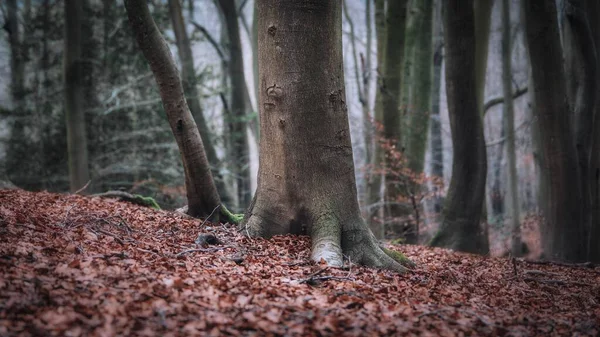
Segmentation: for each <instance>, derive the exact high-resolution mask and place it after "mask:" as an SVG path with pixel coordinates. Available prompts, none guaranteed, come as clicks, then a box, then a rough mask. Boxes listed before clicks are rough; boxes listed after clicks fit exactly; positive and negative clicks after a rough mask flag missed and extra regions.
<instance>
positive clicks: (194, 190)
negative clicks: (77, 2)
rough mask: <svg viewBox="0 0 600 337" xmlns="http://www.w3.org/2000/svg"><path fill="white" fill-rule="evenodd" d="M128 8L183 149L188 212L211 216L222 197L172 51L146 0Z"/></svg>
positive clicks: (130, 1)
mask: <svg viewBox="0 0 600 337" xmlns="http://www.w3.org/2000/svg"><path fill="white" fill-rule="evenodd" d="M125 8H126V9H127V16H128V18H129V22H130V24H131V28H132V30H133V32H134V34H135V37H136V40H137V42H138V45H139V47H140V49H141V50H142V53H143V54H144V57H145V58H146V59H147V61H148V63H149V65H150V68H151V69H152V72H153V73H154V77H155V79H156V83H157V84H158V88H159V91H160V97H161V99H162V102H163V107H164V109H165V112H166V113H167V119H168V120H169V125H170V126H171V130H172V132H173V135H174V136H175V140H176V141H177V145H178V147H179V151H180V152H181V159H182V162H183V168H184V171H185V187H186V194H187V199H188V214H189V215H191V216H195V217H206V216H209V215H210V214H212V212H213V211H214V210H215V209H217V208H218V207H219V206H221V200H220V198H219V194H218V193H217V189H216V187H215V184H214V181H213V178H212V174H211V171H210V167H209V164H208V159H207V158H206V153H205V152H204V145H203V143H202V138H200V133H199V132H198V127H197V126H196V123H195V122H194V118H193V117H192V114H191V112H190V109H189V107H188V105H187V102H186V100H185V95H184V90H183V85H182V83H181V79H180V77H179V71H178V70H177V66H176V65H175V61H174V60H173V56H172V55H171V51H170V50H169V47H168V45H167V43H166V42H165V40H164V38H163V36H162V35H161V34H160V31H159V30H158V28H157V26H156V24H155V22H154V19H153V18H152V15H151V14H150V11H149V10H148V6H147V5H146V1H145V0H126V1H125ZM219 213H220V214H221V215H222V216H224V217H225V218H227V217H228V216H229V215H230V214H228V212H227V210H226V209H225V208H224V207H221V209H220V210H219Z"/></svg>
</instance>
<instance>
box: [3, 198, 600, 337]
mask: <svg viewBox="0 0 600 337" xmlns="http://www.w3.org/2000/svg"><path fill="white" fill-rule="evenodd" d="M199 233H204V234H209V233H212V234H214V235H215V236H217V237H218V238H219V239H221V240H222V241H223V244H221V245H210V246H205V247H203V248H199V247H198V246H196V244H195V243H194V240H195V238H196V237H197V236H198V234H199ZM309 248H310V244H309V240H308V238H306V237H296V236H281V237H276V238H273V239H272V240H261V239H249V238H245V237H244V236H243V235H241V234H239V233H238V232H237V230H236V229H235V228H233V227H231V226H229V225H216V224H210V223H206V224H204V225H202V224H201V222H200V221H197V220H190V219H185V218H184V217H182V216H181V215H177V214H175V213H172V212H166V211H155V210H152V209H149V208H143V207H139V206H135V205H131V204H127V203H123V202H117V201H112V200H106V199H99V198H88V197H82V196H76V195H58V194H51V193H30V192H24V191H0V336H32V335H33V336H52V335H54V336H114V335H122V336H155V335H160V336H184V335H211V336H212V335H214V336H218V335H234V336H245V335H256V336H268V335H303V336H311V335H312V336H318V335H350V336H371V335H401V334H408V335H429V336H447V335H463V334H464V335H540V336H547V335H571V334H579V335H596V334H598V333H599V331H600V328H599V326H600V306H599V302H600V268H593V267H590V266H573V267H566V266H561V265H551V264H532V263H529V262H525V261H514V260H510V259H503V258H485V257H479V256H474V255H468V254H459V253H454V252H450V251H447V250H443V249H433V248H426V247H417V246H399V247H398V246H396V247H394V248H395V249H399V250H401V251H403V252H405V253H406V254H407V255H408V256H409V257H410V258H411V259H413V261H415V262H416V263H418V267H417V268H416V269H415V270H414V273H411V274H408V275H397V274H394V273H391V272H386V271H378V270H372V269H367V268H362V267H358V266H355V265H352V266H350V267H349V268H347V269H345V270H341V269H332V268H327V267H324V266H321V265H317V264H314V263H311V262H309V261H308V258H309ZM189 249H200V250H198V251H189V252H185V251H186V250H189ZM515 272H516V274H515Z"/></svg>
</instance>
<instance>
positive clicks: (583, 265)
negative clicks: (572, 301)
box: [519, 259, 597, 268]
mask: <svg viewBox="0 0 600 337" xmlns="http://www.w3.org/2000/svg"><path fill="white" fill-rule="evenodd" d="M519 261H521V262H525V263H529V264H541V265H554V266H561V267H575V268H595V267H597V266H596V265H595V264H594V263H592V262H583V263H569V262H558V261H546V260H539V261H536V260H526V259H519Z"/></svg>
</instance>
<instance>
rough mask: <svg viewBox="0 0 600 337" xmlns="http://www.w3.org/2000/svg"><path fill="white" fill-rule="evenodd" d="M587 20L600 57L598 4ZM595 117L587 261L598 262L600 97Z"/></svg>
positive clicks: (593, 4)
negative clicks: (599, 130) (590, 217)
mask: <svg viewBox="0 0 600 337" xmlns="http://www.w3.org/2000/svg"><path fill="white" fill-rule="evenodd" d="M587 15H588V19H589V22H590V25H591V31H592V36H593V39H594V46H595V49H596V57H598V56H600V3H598V1H588V12H587ZM596 71H597V72H596V76H597V77H596V81H598V80H599V79H600V78H599V77H598V76H599V75H600V71H598V69H597V70H596ZM596 83H598V82H596ZM594 109H595V110H596V116H595V118H594V130H595V131H594V136H593V143H592V156H591V158H590V175H589V178H590V181H589V184H590V195H591V203H592V210H591V212H592V221H591V223H590V230H589V234H588V260H589V261H592V262H595V263H598V262H600V132H598V130H597V129H598V126H600V112H599V110H600V95H596V105H595V107H594Z"/></svg>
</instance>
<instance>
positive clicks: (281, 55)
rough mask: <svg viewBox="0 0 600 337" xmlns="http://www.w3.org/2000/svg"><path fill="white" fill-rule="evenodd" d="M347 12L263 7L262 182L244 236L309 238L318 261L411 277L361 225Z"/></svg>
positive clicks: (317, 4) (315, 1) (325, 5)
mask: <svg viewBox="0 0 600 337" xmlns="http://www.w3.org/2000/svg"><path fill="white" fill-rule="evenodd" d="M341 4H342V2H341V1H321V0H307V1H302V2H298V1H277V0H262V1H260V2H259V3H258V16H259V20H258V22H259V27H258V40H259V44H258V46H259V50H258V54H259V71H260V79H259V83H260V104H259V106H260V113H261V118H260V122H261V138H260V156H259V160H260V168H259V179H258V182H259V183H258V189H257V192H256V195H255V198H254V201H253V203H252V206H251V208H250V209H249V211H248V212H247V214H246V218H245V219H244V221H243V223H242V226H241V229H242V230H244V232H246V233H248V234H250V235H253V236H263V237H270V236H272V235H277V234H287V233H295V234H300V233H309V234H310V235H311V237H312V259H313V260H315V261H322V260H323V261H325V262H327V263H328V264H329V265H333V266H341V265H342V264H343V260H342V254H344V255H346V256H348V257H349V258H350V260H351V261H353V262H356V263H360V264H364V265H368V266H373V267H379V268H389V269H393V270H397V271H404V268H403V267H402V266H401V265H400V264H399V263H397V262H396V261H395V260H394V259H392V258H391V257H390V256H389V255H387V254H386V253H384V251H383V250H382V249H381V248H380V247H379V246H378V244H377V241H376V239H375V237H374V236H373V234H372V233H371V232H370V231H369V229H368V227H367V226H366V224H365V222H364V221H363V220H362V218H361V217H360V211H359V207H358V200H357V194H356V181H355V178H354V164H353V159H352V146H351V142H350V128H349V124H348V112H347V107H346V103H345V102H346V94H345V90H344V73H343V58H342V30H341V22H342V21H341V20H342V8H341ZM323 55H327V57H323ZM307 158H311V160H307Z"/></svg>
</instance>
